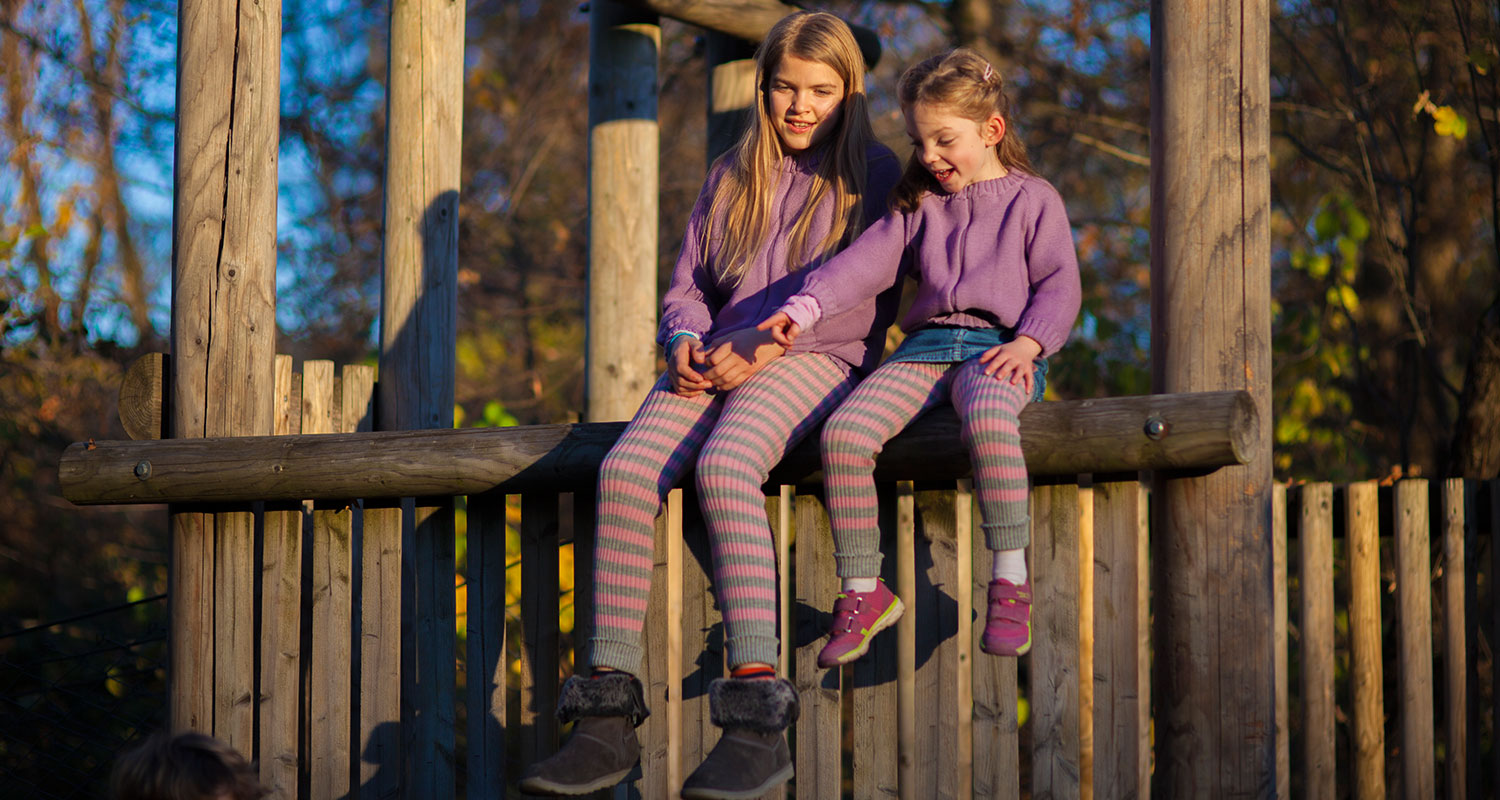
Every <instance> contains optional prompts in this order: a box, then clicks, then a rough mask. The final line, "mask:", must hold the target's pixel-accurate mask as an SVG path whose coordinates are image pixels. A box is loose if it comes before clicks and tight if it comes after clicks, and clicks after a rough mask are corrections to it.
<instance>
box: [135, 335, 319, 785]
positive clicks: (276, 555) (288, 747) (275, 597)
mask: <svg viewBox="0 0 1500 800" xmlns="http://www.w3.org/2000/svg"><path fill="white" fill-rule="evenodd" d="M274 375H275V381H276V388H275V392H274V397H275V402H276V407H275V408H274V409H273V418H274V423H275V428H274V432H275V433H276V434H277V435H278V436H286V435H289V434H291V433H292V432H293V431H294V430H300V429H301V416H302V415H301V397H300V394H301V392H300V382H299V383H298V385H297V388H296V390H295V393H294V386H293V381H292V376H293V375H294V373H293V364H292V357H291V356H285V355H278V356H276V364H275V372H274ZM121 391H122V392H123V389H122V390H121ZM294 398H296V400H295V405H294V404H293V401H294ZM122 410H123V407H122ZM262 530H263V535H262V539H261V573H260V579H261V583H260V596H261V621H260V689H259V692H260V695H259V696H260V752H259V756H258V758H257V762H258V764H259V767H260V781H261V784H262V785H263V786H264V787H265V788H266V789H267V790H268V791H269V792H270V794H269V795H268V797H271V798H274V799H275V800H292V799H293V798H295V797H296V796H297V771H298V765H299V763H300V757H301V748H300V746H299V745H300V743H299V741H298V738H297V731H298V720H299V715H300V713H301V704H300V703H299V702H298V701H299V699H300V697H301V681H302V652H301V649H302V631H301V627H302V614H301V609H302V504H301V503H290V502H289V503H281V504H269V503H268V504H267V505H266V510H265V514H264V516H263V523H262Z"/></svg>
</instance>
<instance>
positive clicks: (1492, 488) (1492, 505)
mask: <svg viewBox="0 0 1500 800" xmlns="http://www.w3.org/2000/svg"><path fill="white" fill-rule="evenodd" d="M1485 494H1486V496H1487V499H1488V500H1489V506H1488V508H1489V516H1488V519H1489V531H1490V564H1489V566H1490V580H1489V595H1490V609H1489V610H1490V620H1491V627H1490V629H1489V632H1490V647H1491V649H1492V650H1493V648H1495V647H1496V645H1497V644H1500V585H1497V580H1500V547H1497V546H1496V537H1497V536H1500V480H1490V481H1486V482H1485ZM1490 686H1492V687H1500V658H1493V657H1492V658H1491V659H1490ZM1489 710H1490V715H1491V716H1490V718H1491V719H1492V720H1500V691H1491V692H1490V709H1489ZM1489 764H1490V776H1489V777H1490V787H1491V793H1492V794H1493V793H1500V758H1493V757H1492V758H1490V760H1489Z"/></svg>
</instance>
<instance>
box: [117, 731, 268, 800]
mask: <svg viewBox="0 0 1500 800" xmlns="http://www.w3.org/2000/svg"><path fill="white" fill-rule="evenodd" d="M264 795H265V791H264V790H263V789H262V788H261V786H260V780H259V778H258V777H257V775H256V774H255V767H254V766H252V765H251V764H250V762H249V761H247V760H246V759H245V757H244V756H242V755H240V753H239V751H237V750H235V749H234V748H233V747H230V746H229V745H228V744H225V743H224V742H222V741H220V740H218V739H215V738H214V737H212V736H207V735H205V734H201V733H194V732H191V731H189V732H186V733H179V734H176V735H175V736H174V735H172V734H170V733H167V732H165V731H161V732H157V733H154V734H152V735H151V736H149V737H147V738H146V740H145V741H144V742H142V743H141V744H140V745H138V746H136V747H133V748H131V749H129V750H127V751H126V752H125V753H124V754H123V755H121V756H120V758H119V759H118V760H117V761H116V762H115V768H114V772H113V774H112V775H111V777H110V796H111V797H112V798H113V800H259V798H261V797H262V796H264Z"/></svg>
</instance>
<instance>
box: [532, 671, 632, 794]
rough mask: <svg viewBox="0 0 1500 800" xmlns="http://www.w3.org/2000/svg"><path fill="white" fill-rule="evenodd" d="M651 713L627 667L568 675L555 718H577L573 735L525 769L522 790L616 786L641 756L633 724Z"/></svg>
mask: <svg viewBox="0 0 1500 800" xmlns="http://www.w3.org/2000/svg"><path fill="white" fill-rule="evenodd" d="M650 714H651V712H650V711H649V710H647V708H646V696H645V691H644V690H643V689H642V688H641V682H640V681H639V680H637V679H636V677H635V676H634V675H631V674H630V673H628V672H611V673H607V674H604V675H601V676H598V677H594V678H580V677H578V676H577V675H574V676H573V677H571V678H568V680H567V681H565V682H564V683H563V686H562V693H561V696H559V697H558V699H557V719H558V721H559V722H562V723H565V724H566V723H568V722H574V723H575V724H574V725H573V735H572V736H570V737H569V738H568V743H567V744H565V745H563V746H562V748H561V749H559V750H558V751H557V752H556V753H555V754H553V755H552V757H551V758H547V759H544V760H542V761H538V762H536V763H535V764H532V765H531V766H530V767H528V768H527V769H526V774H525V775H523V776H521V791H523V792H528V793H530V794H542V795H553V796H567V795H577V794H587V793H589V792H592V791H596V790H598V789H604V788H608V787H610V786H614V785H615V784H617V783H619V782H620V781H622V780H624V779H625V776H626V775H629V774H630V771H631V770H632V769H634V768H635V765H636V764H637V763H638V762H639V761H640V760H641V743H640V741H639V740H638V739H637V738H636V736H635V729H636V728H637V727H638V726H639V725H640V724H641V723H642V722H644V721H645V720H646V717H647V716H649V715H650Z"/></svg>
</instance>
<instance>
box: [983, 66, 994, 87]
mask: <svg viewBox="0 0 1500 800" xmlns="http://www.w3.org/2000/svg"><path fill="white" fill-rule="evenodd" d="M994 75H995V68H994V67H992V66H990V63H989V62H988V61H986V62H984V77H983V78H981V79H980V80H983V81H984V82H985V83H989V82H990V78H991V77H994Z"/></svg>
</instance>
